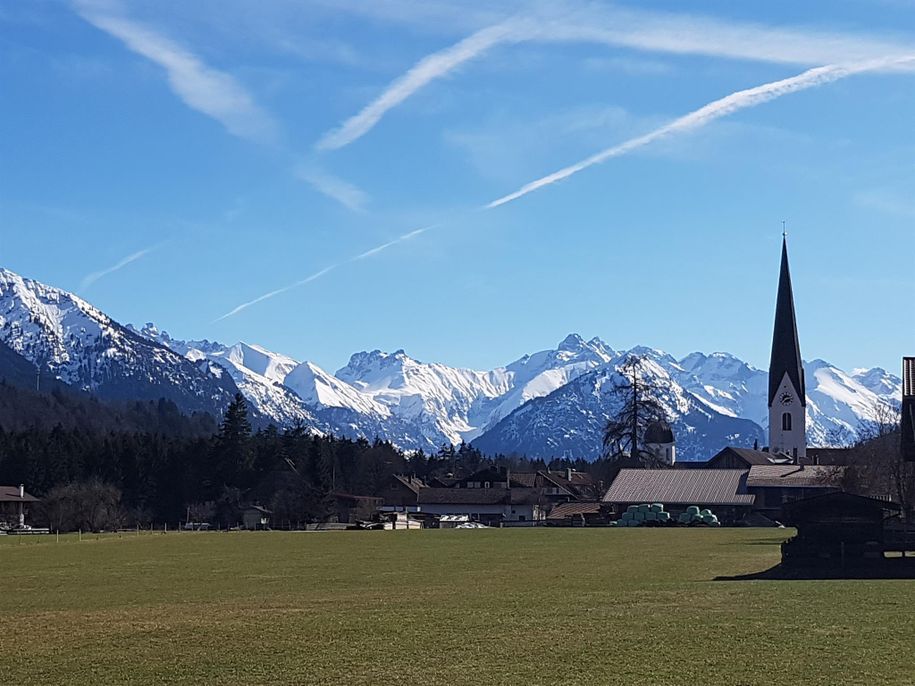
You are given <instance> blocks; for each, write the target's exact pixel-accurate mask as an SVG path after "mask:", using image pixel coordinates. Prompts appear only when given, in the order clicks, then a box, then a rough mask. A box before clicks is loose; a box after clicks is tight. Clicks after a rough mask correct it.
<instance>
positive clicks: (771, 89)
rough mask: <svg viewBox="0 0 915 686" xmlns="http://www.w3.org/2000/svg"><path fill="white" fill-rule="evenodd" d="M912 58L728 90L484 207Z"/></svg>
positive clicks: (814, 72) (914, 58)
mask: <svg viewBox="0 0 915 686" xmlns="http://www.w3.org/2000/svg"><path fill="white" fill-rule="evenodd" d="M913 61H915V55H907V56H902V57H888V58H885V59H880V60H868V61H865V62H857V63H853V64H846V65H842V64H831V65H826V66H824V67H814V68H813V69H808V70H807V71H805V72H803V73H801V74H798V75H797V76H792V77H790V78H787V79H781V80H779V81H772V82H771V83H766V84H763V85H761V86H756V87H754V88H747V89H746V90H741V91H737V92H736V93H731V94H730V95H727V96H725V97H723V98H721V99H719V100H715V101H714V102H710V103H709V104H707V105H705V106H703V107H700V108H699V109H698V110H695V111H693V112H690V113H689V114H686V115H684V116H682V117H680V118H679V119H675V120H674V121H672V122H670V123H669V124H665V125H664V126H662V127H660V128H658V129H655V130H654V131H650V132H649V133H646V134H644V135H642V136H638V137H636V138H630V139H629V140H628V141H625V142H623V143H620V144H619V145H615V146H613V147H611V148H607V149H606V150H602V151H601V152H599V153H597V154H595V155H591V156H590V157H587V158H585V159H583V160H582V161H580V162H576V163H575V164H572V165H569V166H568V167H564V168H563V169H560V170H559V171H556V172H553V173H552V174H548V175H546V176H544V177H542V178H539V179H537V180H536V181H531V182H530V183H528V184H525V185H524V186H522V187H521V188H519V189H518V190H517V191H515V192H514V193H509V194H508V195H504V196H502V197H501V198H497V199H496V200H493V201H492V202H490V203H489V204H487V205H485V206H484V207H485V209H492V208H493V207H498V206H500V205H505V204H506V203H510V202H512V201H514V200H517V199H518V198H522V197H524V196H525V195H527V194H528V193H533V192H534V191H536V190H539V189H540V188H543V187H544V186H549V185H551V184H554V183H556V182H557V181H562V180H563V179H567V178H568V177H570V176H572V175H573V174H577V173H578V172H580V171H583V170H585V169H587V168H588V167H592V166H594V165H595V164H600V163H601V162H604V161H606V160H608V159H610V158H611V157H620V156H622V155H625V154H627V153H630V152H632V151H633V150H637V149H638V148H642V147H644V146H646V145H648V144H649V143H653V142H654V141H656V140H659V139H661V138H666V137H668V136H671V135H673V134H676V133H684V132H687V131H692V130H694V129H698V128H701V127H703V126H705V125H706V124H709V123H710V122H713V121H715V120H716V119H720V118H721V117H726V116H728V115H730V114H733V113H734V112H738V111H739V110H743V109H746V108H748V107H755V106H756V105H761V104H763V103H765V102H769V101H770V100H774V99H776V98H780V97H781V96H783V95H788V94H790V93H796V92H798V91H802V90H806V89H808V88H814V87H816V86H821V85H823V84H827V83H831V82H833V81H838V80H839V79H844V78H845V77H847V76H851V75H853V74H860V73H862V72H866V71H873V70H876V69H888V68H893V67H902V66H904V65H906V64H908V63H911V62H913Z"/></svg>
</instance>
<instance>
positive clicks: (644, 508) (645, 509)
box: [639, 503, 651, 514]
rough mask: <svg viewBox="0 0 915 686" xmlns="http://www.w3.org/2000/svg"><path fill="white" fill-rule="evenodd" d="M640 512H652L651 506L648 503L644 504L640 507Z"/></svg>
mask: <svg viewBox="0 0 915 686" xmlns="http://www.w3.org/2000/svg"><path fill="white" fill-rule="evenodd" d="M639 512H641V513H642V514H645V513H646V512H651V505H649V504H648V503H642V504H641V505H639Z"/></svg>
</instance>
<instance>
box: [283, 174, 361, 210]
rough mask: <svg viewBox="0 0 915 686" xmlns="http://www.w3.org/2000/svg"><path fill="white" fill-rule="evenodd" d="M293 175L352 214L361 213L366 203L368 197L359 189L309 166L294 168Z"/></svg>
mask: <svg viewBox="0 0 915 686" xmlns="http://www.w3.org/2000/svg"><path fill="white" fill-rule="evenodd" d="M295 174H296V176H297V177H298V178H300V179H301V180H302V181H305V182H306V183H308V184H309V185H311V186H312V187H313V188H314V189H315V190H316V191H318V192H319V193H322V194H324V195H326V196H327V197H328V198H331V199H333V200H336V201H337V202H338V203H340V204H341V205H343V206H344V207H347V208H349V209H351V210H353V211H354V212H362V211H364V210H365V205H366V203H368V200H369V196H368V194H366V193H365V191H363V190H362V189H361V188H357V187H356V186H354V185H353V184H351V183H350V182H349V181H345V180H344V179H341V178H339V177H337V176H334V175H333V174H330V173H329V172H327V171H325V170H323V169H319V168H318V167H316V166H314V165H311V164H303V165H299V166H298V167H296V170H295Z"/></svg>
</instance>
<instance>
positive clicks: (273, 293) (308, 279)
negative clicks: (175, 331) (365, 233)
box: [211, 224, 440, 324]
mask: <svg viewBox="0 0 915 686" xmlns="http://www.w3.org/2000/svg"><path fill="white" fill-rule="evenodd" d="M438 226H440V224H432V225H431V226H424V227H422V228H419V229H414V230H413V231H410V232H408V233H405V234H403V235H401V236H398V237H397V238H395V239H393V240H390V241H388V242H387V243H382V244H381V245H377V246H375V247H374V248H371V249H370V250H366V251H365V252H362V253H359V254H358V255H354V256H353V257H349V258H347V259H345V260H343V261H342V262H337V263H336V264H332V265H330V266H329V267H324V269H322V270H321V271H318V272H315V273H314V274H312V275H311V276H306V277H305V278H304V279H300V280H299V281H296V282H294V283H291V284H289V285H288V286H283V287H282V288H277V289H275V290H272V291H270V292H269V293H264V294H263V295H260V296H258V297H256V298H254V300H249V301H248V302H245V303H242V304H241V305H238V306H237V307H235V308H233V309H231V310H229V311H228V312H226V313H225V314H224V315H222V316H221V317H217V318H216V319H214V320H213V321H212V322H211V323H212V324H215V323H216V322H221V321H222V320H223V319H228V318H229V317H233V316H235V315H236V314H238V313H239V312H241V311H242V310H246V309H248V308H249V307H251V306H252V305H257V304H258V303H261V302H263V301H264V300H269V299H270V298H273V297H275V296H277V295H281V294H282V293H286V292H287V291H291V290H292V289H294V288H298V287H299V286H304V285H305V284H307V283H311V282H312V281H315V280H316V279H320V278H321V277H322V276H324V275H325V274H327V273H328V272H331V271H333V270H334V269H337V268H338V267H342V266H343V265H345V264H350V263H352V262H358V261H359V260H364V259H366V258H367V257H371V256H372V255H377V254H378V253H380V252H382V251H383V250H387V249H388V248H390V247H391V246H393V245H397V244H398V243H403V242H404V241H408V240H410V239H411V238H415V237H416V236H419V235H420V234H423V233H425V232H426V231H431V230H432V229H434V228H436V227H438Z"/></svg>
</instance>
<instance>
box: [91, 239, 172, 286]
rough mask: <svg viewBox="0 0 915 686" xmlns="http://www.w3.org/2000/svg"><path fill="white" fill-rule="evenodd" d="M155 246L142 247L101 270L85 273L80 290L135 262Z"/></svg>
mask: <svg viewBox="0 0 915 686" xmlns="http://www.w3.org/2000/svg"><path fill="white" fill-rule="evenodd" d="M157 247H158V246H150V247H148V248H143V249H142V250H138V251H137V252H135V253H132V254H130V255H128V256H127V257H125V258H123V259H122V260H120V261H119V262H117V263H116V264H114V265H112V266H110V267H108V268H107V269H102V270H101V271H97V272H92V273H91V274H87V275H86V277H85V278H84V279H83V280H82V282H81V283H80V286H79V287H80V290H86V289H87V288H89V286H91V285H92V284H94V283H95V282H96V281H98V280H99V279H101V278H103V277H105V276H108V275H109V274H113V273H114V272H116V271H118V270H119V269H123V268H124V267H126V266H127V265H128V264H130V263H131V262H136V261H137V260H139V259H140V258H141V257H145V256H146V255H148V254H149V253H151V252H152V251H153V250H155V249H156V248H157Z"/></svg>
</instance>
